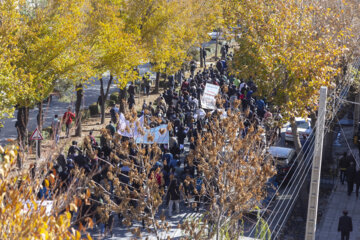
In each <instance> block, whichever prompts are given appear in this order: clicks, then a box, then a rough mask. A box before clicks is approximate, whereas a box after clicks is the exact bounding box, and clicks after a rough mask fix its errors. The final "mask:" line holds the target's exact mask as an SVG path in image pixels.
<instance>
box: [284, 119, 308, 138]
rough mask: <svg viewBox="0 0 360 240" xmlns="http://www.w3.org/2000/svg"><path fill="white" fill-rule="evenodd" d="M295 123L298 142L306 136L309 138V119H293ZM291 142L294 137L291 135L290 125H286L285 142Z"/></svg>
mask: <svg viewBox="0 0 360 240" xmlns="http://www.w3.org/2000/svg"><path fill="white" fill-rule="evenodd" d="M295 121H296V126H297V130H298V133H299V138H300V140H302V139H303V138H304V137H305V138H307V137H308V136H310V134H311V132H312V128H311V119H310V118H308V119H305V118H295ZM293 141H294V136H293V134H292V129H291V125H290V123H288V124H287V128H286V132H285V142H293Z"/></svg>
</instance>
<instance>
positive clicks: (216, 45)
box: [215, 32, 220, 60]
mask: <svg viewBox="0 0 360 240" xmlns="http://www.w3.org/2000/svg"><path fill="white" fill-rule="evenodd" d="M219 34H220V33H219V32H217V33H216V44H215V60H217V57H218V48H219Z"/></svg>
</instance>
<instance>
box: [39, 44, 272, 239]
mask: <svg viewBox="0 0 360 240" xmlns="http://www.w3.org/2000/svg"><path fill="white" fill-rule="evenodd" d="M222 55H223V58H222V59H221V60H218V61H217V62H216V64H215V66H214V65H213V64H209V65H208V66H206V67H205V68H202V69H199V70H198V69H197V66H196V63H195V62H194V61H192V62H191V63H190V76H189V77H187V78H185V74H184V72H183V71H180V72H179V73H177V74H176V75H173V76H169V77H168V86H167V88H166V89H165V90H164V92H163V93H162V94H161V95H160V96H159V97H158V98H157V99H156V101H155V102H154V103H152V102H146V101H144V102H143V105H142V111H141V113H140V114H139V115H140V116H143V118H144V119H145V121H146V122H147V123H148V125H149V127H151V128H153V127H156V126H159V125H160V124H169V123H171V125H172V129H171V130H170V131H169V141H168V144H163V145H161V146H160V149H161V151H162V153H161V157H160V158H159V159H157V161H156V164H154V166H153V168H152V170H153V171H155V170H157V169H160V171H158V172H160V173H161V174H157V175H156V179H157V181H158V184H159V185H161V187H163V188H164V189H165V191H166V195H165V199H164V203H163V204H164V205H168V216H169V217H170V216H172V214H173V207H174V206H175V211H176V213H179V212H180V211H181V207H180V206H182V204H180V202H181V201H182V200H183V201H184V204H185V205H190V203H191V202H196V203H198V204H196V205H195V210H199V209H200V207H201V204H202V205H203V207H206V196H201V195H200V194H199V192H200V189H201V185H202V175H201V171H199V170H198V169H197V164H196V162H195V163H194V164H193V165H192V164H189V163H188V162H187V158H186V156H187V154H188V152H189V149H194V150H196V138H197V137H198V136H201V135H202V131H203V129H204V126H205V125H206V124H207V123H208V122H209V121H211V116H214V114H217V112H218V111H219V110H211V109H203V108H202V104H201V100H202V99H201V98H202V95H203V92H204V89H205V86H206V84H214V85H216V86H219V89H220V92H219V96H221V98H220V99H221V101H216V108H217V109H224V110H225V111H227V110H229V109H230V110H232V111H243V112H247V118H246V120H245V121H244V126H245V129H246V128H249V127H250V126H251V125H253V126H255V127H257V126H258V125H262V126H264V127H265V128H266V125H267V124H268V123H269V122H271V121H272V120H273V114H272V113H271V112H270V111H269V106H268V103H267V101H266V99H264V98H260V97H259V96H255V95H256V93H257V87H256V85H255V84H254V82H253V81H251V80H247V81H245V80H239V79H237V78H235V77H234V76H232V75H231V74H229V73H228V69H227V68H228V63H229V61H231V57H232V55H231V54H228V48H226V47H224V49H223V53H222ZM197 70H198V71H197ZM127 91H128V96H129V97H128V107H129V109H133V107H134V104H135V89H134V85H133V84H130V86H129V87H128V90H127ZM145 91H148V90H145ZM236 100H241V104H240V105H239V106H237V105H236V106H235V105H234V102H235V101H236ZM208 113H210V114H208ZM121 114H122V113H120V110H119V107H118V106H116V105H114V106H113V107H112V108H111V110H110V116H111V121H110V123H109V124H108V125H107V126H106V128H105V129H103V130H102V131H101V136H100V139H99V140H98V141H97V140H96V138H95V136H93V132H90V133H89V135H88V136H87V137H86V138H85V140H84V143H83V145H82V146H81V147H79V146H78V143H77V142H76V141H73V142H72V145H71V147H70V148H69V150H68V153H67V154H62V155H60V156H59V157H58V161H57V165H56V172H57V174H58V176H59V178H60V179H61V181H63V182H65V184H62V187H64V186H65V188H66V184H70V182H71V170H72V169H74V168H75V166H79V167H80V168H83V169H85V172H86V173H91V172H93V171H95V170H96V171H97V173H96V174H95V175H94V176H93V180H94V181H95V182H97V183H98V184H99V185H103V187H104V188H105V189H107V191H108V192H109V193H112V192H113V191H114V184H113V181H114V180H113V178H110V177H109V173H108V163H111V164H112V165H114V166H117V167H118V168H119V169H120V170H121V174H120V175H119V176H118V178H119V180H120V182H122V183H125V184H126V185H127V186H130V188H131V189H132V190H136V189H137V188H139V186H137V185H136V183H134V182H131V181H130V178H129V172H130V171H131V167H129V166H128V165H126V164H123V163H122V161H121V159H124V158H130V159H133V160H134V161H135V162H136V157H137V155H138V154H139V151H138V148H137V146H136V143H135V142H134V141H133V139H131V138H129V137H121V136H119V128H120V125H121V123H120V122H119V121H120V115H121ZM140 116H138V117H140ZM209 116H210V117H209ZM72 118H73V116H72V114H71V111H70V109H69V111H68V112H67V113H65V115H64V117H63V120H64V121H66V124H67V125H68V123H70V124H71V119H72ZM154 119H156V120H154ZM56 124H58V120H57V121H55V123H54V125H56ZM56 126H57V125H56ZM57 127H58V126H57ZM67 128H68V127H67ZM67 134H68V131H67ZM56 135H57V134H56ZM242 135H243V136H244V135H246V130H245V131H243V133H242ZM119 138H120V139H121V141H122V142H123V141H127V142H128V143H129V144H128V146H129V149H128V153H127V154H126V155H125V156H124V155H121V154H119V153H118V151H117V150H116V148H117V147H119V146H118V145H117V144H115V142H116V140H115V139H119ZM191 138H193V139H195V141H191V140H190V139H191ZM56 139H58V138H56ZM56 141H57V140H56ZM265 141H266V139H265ZM145 148H146V149H147V153H146V154H150V150H149V146H146V147H145ZM114 154H115V155H117V158H119V159H120V161H115V160H114V157H113V156H114ZM135 165H136V164H135ZM187 177H190V178H192V179H195V182H196V185H195V186H188V185H185V184H184V181H185V179H186V178H187ZM109 186H110V187H109ZM48 188H50V187H49V183H46V184H44V188H43V189H42V190H41V192H40V193H39V198H48V197H49V196H51V194H47V192H48V191H47V189H48ZM182 190H183V191H184V193H185V194H182V193H183V191H182ZM44 193H46V194H44ZM188 196H192V197H191V198H189V197H188ZM92 199H96V201H94V202H92V204H91V206H88V207H86V211H89V209H91V210H92V211H93V212H95V214H94V217H95V219H96V222H97V223H98V224H99V225H100V228H101V233H102V234H103V233H105V231H107V232H112V225H113V222H114V214H111V213H110V215H109V216H108V218H107V219H106V220H104V219H103V218H102V217H101V216H100V215H99V214H97V211H96V209H97V208H98V207H101V204H106V202H107V201H108V200H106V199H104V198H103V197H102V196H101V195H94V196H92ZM111 200H113V201H115V202H119V201H121V199H120V198H117V197H111ZM200 203H201V204H200ZM131 204H134V206H135V205H136V204H137V203H136V201H133V202H131ZM82 211H85V210H84V209H83V210H82ZM119 219H120V221H121V219H122V216H121V214H119Z"/></svg>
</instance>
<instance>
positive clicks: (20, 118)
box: [16, 107, 29, 150]
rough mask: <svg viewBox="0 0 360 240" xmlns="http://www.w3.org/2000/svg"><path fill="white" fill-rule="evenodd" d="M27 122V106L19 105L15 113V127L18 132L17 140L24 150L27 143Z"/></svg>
mask: <svg viewBox="0 0 360 240" xmlns="http://www.w3.org/2000/svg"><path fill="white" fill-rule="evenodd" d="M28 122H29V108H28V107H20V108H19V109H18V113H17V122H16V128H17V132H18V140H19V143H20V147H21V148H23V149H24V150H25V148H26V146H27V145H28V130H27V125H28Z"/></svg>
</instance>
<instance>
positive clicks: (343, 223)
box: [338, 210, 353, 240]
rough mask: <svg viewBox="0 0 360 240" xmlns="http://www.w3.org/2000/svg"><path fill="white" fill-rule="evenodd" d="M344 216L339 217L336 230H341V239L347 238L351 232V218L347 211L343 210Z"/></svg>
mask: <svg viewBox="0 0 360 240" xmlns="http://www.w3.org/2000/svg"><path fill="white" fill-rule="evenodd" d="M343 214H344V216H341V217H340V218H339V225H338V232H341V240H349V239H350V232H352V230H353V229H352V220H351V217H349V216H348V211H346V210H344V211H343Z"/></svg>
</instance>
